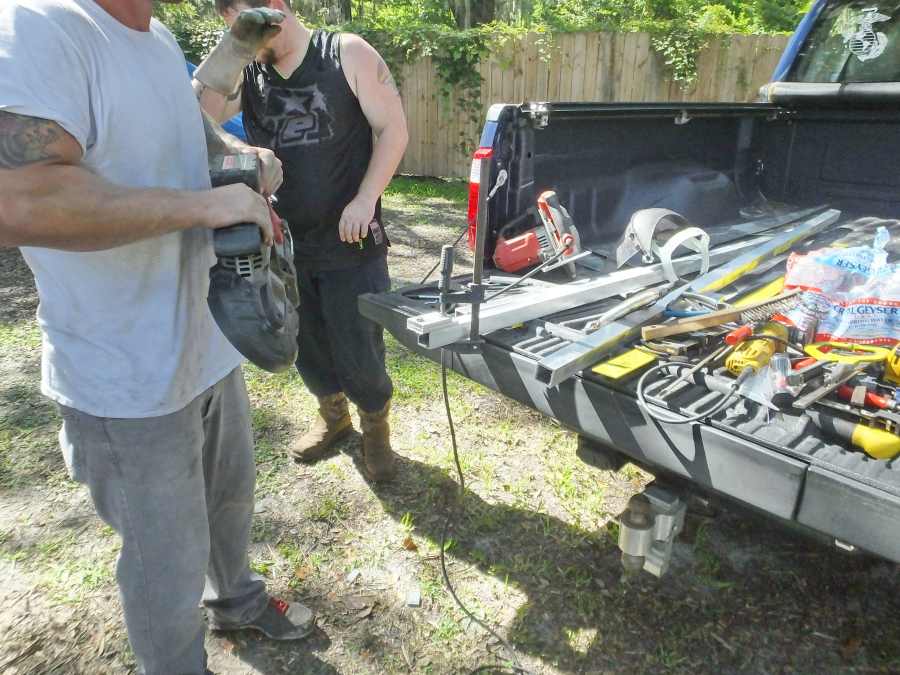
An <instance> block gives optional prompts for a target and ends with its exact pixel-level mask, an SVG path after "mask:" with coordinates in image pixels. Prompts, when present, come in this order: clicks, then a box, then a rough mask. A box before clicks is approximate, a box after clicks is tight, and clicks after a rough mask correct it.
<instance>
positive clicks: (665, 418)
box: [636, 363, 753, 424]
mask: <svg viewBox="0 0 900 675" xmlns="http://www.w3.org/2000/svg"><path fill="white" fill-rule="evenodd" d="M673 366H675V367H682V368H683V367H684V364H681V363H678V364H674V363H660V364H659V365H656V366H653V367H652V368H651V369H650V370H648V371H647V372H646V373H644V374H643V375H642V376H641V379H640V380H638V383H637V392H636V393H637V399H638V403H639V404H640V406H641V407H642V408H643V409H644V411H645V412H646V413H647V414H648V415H650V417H652V418H653V419H655V420H656V421H658V422H664V423H665V424H692V423H694V422H699V421H701V420H704V419H707V418H710V417H712V416H713V415H716V414H718V413H720V412H722V411H723V410H725V408H727V407H728V406H729V405H730V404H731V403H732V401H734V400H735V399H736V398H738V389H740V388H741V385H742V384H743V383H744V380H746V379H747V378H748V377H749V376H750V375H752V373H753V371H752V370H751V369H749V368H748V369H747V370H745V371H744V372H742V373H741V375H740V377H738V379H737V380H735V381H734V383H733V384H732V385H731V391H730V392H729V393H728V394H725V395H724V397H723V398H722V399H721V400H720V401H719V402H718V403H717V404H716V405H715V406H713V407H712V408H711V409H709V410H705V411H703V412H700V413H697V414H695V415H691V416H682V415H674V414H671V415H670V414H667V413H668V411H667V409H666V408H664V407H662V406H661V405H659V404H657V403H652V402H650V401H647V398H646V396H645V394H644V390H645V388H646V385H647V379H648V378H649V377H650V376H651V375H653V374H654V373H658V372H660V371H661V370H663V369H666V368H672V367H673ZM651 406H656V407H657V408H659V411H656V410H653V408H652V407H651Z"/></svg>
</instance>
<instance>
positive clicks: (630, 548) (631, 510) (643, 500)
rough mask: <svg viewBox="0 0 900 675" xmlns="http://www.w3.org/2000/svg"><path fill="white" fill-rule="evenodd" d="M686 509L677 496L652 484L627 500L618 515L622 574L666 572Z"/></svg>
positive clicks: (657, 575)
mask: <svg viewBox="0 0 900 675" xmlns="http://www.w3.org/2000/svg"><path fill="white" fill-rule="evenodd" d="M686 511H687V507H686V506H685V504H684V502H683V501H682V500H681V499H680V498H679V497H678V496H676V495H674V494H672V493H671V492H668V491H667V490H664V489H663V488H661V487H659V486H657V485H653V484H651V485H648V486H647V488H646V489H645V490H644V491H643V492H642V493H641V494H639V495H635V496H634V497H632V498H631V499H630V500H629V502H628V507H627V508H626V509H625V512H624V513H623V514H622V515H621V516H620V517H619V548H620V549H621V550H622V567H624V568H625V572H626V573H637V572H640V571H641V570H645V571H647V572H649V573H650V574H652V575H653V576H655V577H661V576H662V575H663V574H665V573H666V571H667V570H668V569H669V562H670V561H671V559H672V544H673V543H674V541H675V537H676V536H677V535H678V534H679V533H680V532H681V530H682V528H683V527H684V515H685V512H686Z"/></svg>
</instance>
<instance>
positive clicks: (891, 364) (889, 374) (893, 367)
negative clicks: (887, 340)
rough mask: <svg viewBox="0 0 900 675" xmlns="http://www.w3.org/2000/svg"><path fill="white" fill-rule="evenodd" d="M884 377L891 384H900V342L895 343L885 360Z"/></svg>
mask: <svg viewBox="0 0 900 675" xmlns="http://www.w3.org/2000/svg"><path fill="white" fill-rule="evenodd" d="M884 379H885V381H887V382H890V383H891V384H900V343H898V344H896V345H894V348H893V349H892V350H891V353H890V354H889V355H888V357H887V360H886V361H885V362H884Z"/></svg>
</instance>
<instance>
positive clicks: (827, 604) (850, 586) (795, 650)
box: [354, 456, 900, 673]
mask: <svg viewBox="0 0 900 675" xmlns="http://www.w3.org/2000/svg"><path fill="white" fill-rule="evenodd" d="M354 461H355V462H356V463H357V466H358V468H360V469H361V468H362V467H361V466H360V465H359V464H360V459H359V457H358V456H355V459H354ZM399 471H400V474H399V477H398V479H397V481H396V482H395V483H393V484H386V485H381V484H375V483H370V487H371V489H372V490H373V492H374V493H375V495H376V496H377V497H378V498H379V500H380V501H381V503H382V504H383V506H384V508H385V510H386V511H387V513H388V514H389V515H390V516H391V517H393V518H394V519H396V520H398V521H400V520H401V519H402V518H403V517H404V515H405V514H408V513H409V514H412V517H413V522H414V525H415V529H414V532H415V533H416V534H418V535H420V536H422V537H425V538H427V539H428V540H430V541H431V542H432V543H434V544H435V545H439V542H440V538H441V531H442V528H443V521H444V514H445V513H446V512H447V508H448V506H449V505H450V503H451V500H452V498H453V495H454V492H455V491H456V490H457V486H456V483H455V481H454V480H452V479H451V478H450V477H448V476H447V475H446V474H445V473H444V472H443V471H441V470H440V469H438V468H435V467H432V466H429V465H427V464H424V463H422V462H418V461H413V460H410V459H405V458H401V460H400V468H399ZM361 473H362V475H364V476H365V473H364V472H362V471H361ZM714 529H715V530H716V531H717V532H718V534H717V538H718V539H719V542H718V545H717V546H715V547H711V546H710V544H709V542H707V541H704V542H700V541H697V542H695V543H694V545H690V544H687V543H685V542H684V541H682V542H681V543H680V544H679V551H680V552H679V555H678V559H677V560H676V561H674V562H673V566H672V571H671V572H670V573H669V575H668V576H666V577H665V578H664V579H662V580H659V579H655V578H652V577H650V576H649V575H641V576H640V577H638V578H635V579H634V580H631V581H626V580H623V577H622V570H621V565H620V556H619V551H618V548H617V546H616V543H615V540H614V538H613V536H612V532H608V531H607V530H601V531H600V532H587V531H585V530H582V529H580V528H578V527H575V526H573V525H571V524H569V523H566V522H564V521H562V520H560V519H558V518H555V517H553V516H550V515H547V514H544V513H540V512H536V511H533V510H530V509H529V508H527V507H526V508H519V507H517V506H513V505H508V504H490V503H488V502H486V501H485V500H483V499H482V498H481V497H480V496H478V495H477V494H476V493H474V492H472V491H469V490H467V491H466V493H465V497H464V514H463V515H462V516H461V518H460V519H459V520H458V522H457V523H456V524H455V525H454V528H453V531H452V534H451V537H452V539H453V545H452V548H450V549H449V550H448V559H449V560H456V561H463V562H464V563H467V564H470V565H473V566H475V567H477V568H478V569H479V570H481V571H482V572H484V573H486V574H489V575H492V576H493V577H495V578H496V579H498V580H500V581H502V582H504V583H505V584H507V585H508V586H510V587H512V588H514V589H516V590H517V591H520V592H521V593H523V594H524V595H525V596H526V598H527V599H526V600H525V602H524V603H522V604H521V606H520V607H519V608H518V609H517V611H516V615H515V617H514V619H513V620H512V622H511V624H510V626H509V629H508V631H507V636H508V638H509V639H510V641H511V642H512V643H513V644H514V645H515V647H516V648H517V649H518V650H520V651H521V652H522V653H524V654H529V655H532V656H534V657H537V658H541V659H542V660H544V661H545V662H548V663H554V664H556V665H557V667H559V668H561V669H565V670H570V671H572V672H599V671H603V670H606V669H612V670H613V671H614V672H667V673H676V672H677V673H681V672H685V673H687V672H691V673H694V672H704V673H719V672H773V671H779V672H780V671H781V669H782V668H786V667H789V666H790V665H791V664H796V663H797V659H798V658H800V659H803V658H806V659H807V660H808V663H809V667H810V668H811V670H806V671H804V672H836V669H837V670H840V668H841V667H842V666H845V665H846V664H845V663H844V660H843V658H844V657H843V653H842V652H841V650H839V649H838V645H840V642H837V643H836V644H835V645H834V646H833V648H832V649H830V650H823V649H822V645H821V644H817V643H816V640H815V639H813V638H810V637H809V634H810V631H811V630H813V628H811V627H810V626H811V625H813V626H815V625H820V624H821V626H822V631H823V632H829V631H834V632H835V633H836V637H834V638H833V639H835V640H845V639H849V638H850V637H852V638H853V639H856V635H863V634H865V635H867V637H866V642H867V643H871V645H872V646H871V652H870V653H869V655H868V656H867V658H866V661H862V662H857V663H855V664H854V665H863V664H866V665H870V666H874V667H876V668H880V667H885V666H886V665H889V664H894V663H896V662H897V660H898V659H900V644H898V641H897V639H896V637H894V636H892V633H891V631H890V630H889V629H887V628H886V626H887V625H889V624H890V623H891V621H890V617H891V616H892V615H893V613H894V611H895V609H894V608H895V603H894V602H893V601H892V600H891V599H889V598H885V597H884V594H883V593H880V592H878V588H879V587H880V586H882V585H883V584H884V581H885V576H887V577H888V578H894V579H897V578H898V576H900V575H898V574H897V573H896V569H894V572H893V573H891V572H890V568H891V565H889V564H888V563H885V562H884V561H880V560H875V559H871V558H856V559H851V558H848V557H846V556H841V555H839V554H837V553H834V552H832V551H829V550H827V549H820V548H819V547H818V546H817V545H815V544H812V543H810V542H808V541H806V540H804V539H802V538H797V537H796V536H791V535H790V534H788V533H787V532H784V531H781V530H779V529H777V528H772V526H771V523H769V522H767V521H765V520H763V519H761V518H759V517H756V518H754V517H748V515H747V514H746V513H743V512H737V513H735V514H731V515H728V516H724V517H723V518H722V521H720V522H716V523H715V528H714ZM813 561H815V562H813ZM894 567H896V566H894ZM711 570H712V571H711ZM713 572H714V573H713ZM450 575H451V579H452V578H453V571H452V569H451V572H450ZM711 575H712V577H715V578H713V579H712V581H710V579H711ZM460 585H461V586H464V585H463V584H460ZM457 590H460V589H459V588H458V589H457ZM462 591H463V593H462V595H463V597H467V594H468V592H469V591H471V588H468V587H465V586H464V587H463V588H462ZM860 598H863V602H864V605H865V611H864V612H862V613H859V612H850V613H849V614H848V613H847V611H846V610H845V609H844V608H846V607H847V606H850V607H853V606H854V605H855V604H856V603H858V602H860ZM767 603H768V604H767ZM760 605H763V607H761V606H760ZM797 612H801V613H802V615H804V616H807V617H808V619H807V620H804V621H803V622H798V621H796V620H795V619H791V618H790V617H791V616H796V614H797ZM480 613H481V612H477V611H476V614H480ZM810 622H811V623H810ZM703 626H706V627H708V630H707V629H703V628H702V627H703ZM717 627H718V628H717ZM715 630H719V631H722V634H723V635H727V636H728V640H730V641H731V644H728V643H727V642H726V643H725V645H726V646H723V644H722V643H723V642H725V638H721V637H720V638H719V639H714V638H712V637H711V634H710V633H711V632H715ZM845 633H847V635H845ZM717 635H718V633H717ZM720 641H721V642H720ZM760 644H764V645H766V648H765V649H762V648H759V645H760ZM705 655H706V656H705ZM801 655H802V656H801ZM751 666H752V667H751ZM748 667H751V668H750V670H747V668H748ZM801 670H802V669H801Z"/></svg>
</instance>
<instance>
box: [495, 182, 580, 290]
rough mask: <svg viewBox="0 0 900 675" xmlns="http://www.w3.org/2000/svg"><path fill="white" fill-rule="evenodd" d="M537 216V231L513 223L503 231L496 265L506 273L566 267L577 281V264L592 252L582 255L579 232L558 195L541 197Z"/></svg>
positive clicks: (538, 202) (547, 194) (548, 193)
mask: <svg viewBox="0 0 900 675" xmlns="http://www.w3.org/2000/svg"><path fill="white" fill-rule="evenodd" d="M532 213H533V211H532ZM537 214H538V216H539V217H540V221H541V224H540V225H539V226H537V227H533V228H530V229H528V230H526V231H524V232H522V231H521V227H520V225H519V223H510V225H507V226H506V227H504V228H503V229H502V230H500V234H499V236H498V238H497V244H496V247H495V249H494V264H495V265H496V266H497V267H498V268H499V269H501V270H503V271H504V272H518V271H519V270H523V269H525V268H527V267H533V266H535V265H540V266H541V271H543V272H549V271H550V270H554V269H557V268H559V267H565V269H566V271H567V272H568V273H569V276H570V277H572V278H573V279H574V278H575V274H576V272H575V261H576V260H578V259H579V258H583V257H584V256H586V255H590V251H582V249H581V238H580V237H579V235H578V228H576V227H575V223H574V222H573V221H572V217H571V216H570V215H569V212H568V211H567V210H566V208H565V207H564V206H563V205H562V204H560V202H559V198H558V197H557V196H556V192H554V191H552V190H548V191H546V192H544V193H542V194H541V196H540V197H538V201H537ZM532 222H533V220H532Z"/></svg>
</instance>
